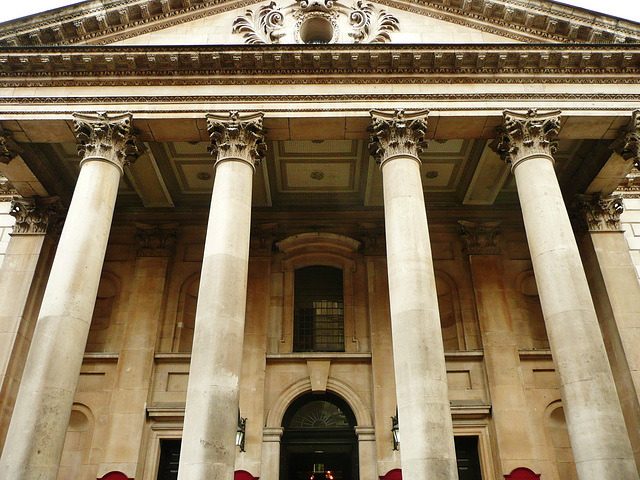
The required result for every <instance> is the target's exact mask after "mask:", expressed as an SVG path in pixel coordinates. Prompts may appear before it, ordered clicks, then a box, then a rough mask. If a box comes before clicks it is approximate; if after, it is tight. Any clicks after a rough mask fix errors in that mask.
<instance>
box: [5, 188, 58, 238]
mask: <svg viewBox="0 0 640 480" xmlns="http://www.w3.org/2000/svg"><path fill="white" fill-rule="evenodd" d="M61 210H62V209H61V207H60V202H59V200H58V198H57V197H51V198H47V199H42V198H40V197H33V198H22V197H15V198H14V199H13V200H12V201H11V210H10V211H9V214H10V215H11V216H12V217H14V218H15V219H16V223H15V224H14V226H13V231H12V234H44V233H47V229H48V227H49V224H50V223H51V222H52V220H53V219H54V218H55V217H57V216H58V215H60V213H61Z"/></svg>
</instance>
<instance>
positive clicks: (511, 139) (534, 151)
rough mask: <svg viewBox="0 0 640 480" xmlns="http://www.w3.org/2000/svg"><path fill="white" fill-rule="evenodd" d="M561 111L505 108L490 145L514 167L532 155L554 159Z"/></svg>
mask: <svg viewBox="0 0 640 480" xmlns="http://www.w3.org/2000/svg"><path fill="white" fill-rule="evenodd" d="M560 113H561V112H560V111H559V110H555V111H552V112H548V113H543V114H538V112H537V111H536V110H535V109H531V110H529V111H527V113H518V112H513V111H510V110H505V111H504V113H503V117H504V121H503V124H502V125H501V126H499V127H498V128H497V129H496V131H497V133H498V136H497V137H496V139H495V140H494V141H493V142H492V144H491V145H490V147H491V148H492V149H493V150H494V151H495V152H496V153H497V154H498V155H500V158H501V159H502V160H503V161H505V162H509V163H511V168H512V169H514V168H515V167H516V166H517V165H518V164H519V163H520V162H521V161H522V160H524V159H526V158H528V157H530V156H532V155H544V156H547V157H549V158H551V159H552V160H553V153H554V152H555V150H556V146H557V142H556V138H557V136H558V132H559V131H560Z"/></svg>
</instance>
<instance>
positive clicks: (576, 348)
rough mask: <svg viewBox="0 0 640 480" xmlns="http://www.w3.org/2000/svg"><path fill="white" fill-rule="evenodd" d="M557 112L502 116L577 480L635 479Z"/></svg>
mask: <svg viewBox="0 0 640 480" xmlns="http://www.w3.org/2000/svg"><path fill="white" fill-rule="evenodd" d="M559 115H560V112H559V111H555V112H551V113H547V114H540V115H539V114H537V112H535V111H532V110H530V111H529V112H527V113H526V114H521V113H516V112H510V111H505V112H504V124H503V126H502V127H500V128H499V136H498V138H497V140H496V142H495V147H496V150H497V152H498V153H499V154H500V155H501V157H502V158H503V159H504V160H506V161H509V162H511V168H512V171H513V173H514V175H515V179H516V184H517V188H518V195H519V197H520V205H521V208H522V216H523V219H524V224H525V230H526V233H527V240H528V243H529V250H530V251H531V260H532V262H533V269H534V272H535V275H536V282H537V285H538V292H539V294H540V303H541V305H542V311H543V314H544V319H545V324H546V326H547V333H548V335H549V343H550V346H551V352H552V355H553V360H554V363H555V367H556V371H557V373H558V379H559V382H560V390H561V395H562V400H563V403H564V408H565V413H566V418H567V425H568V429H569V437H570V439H571V446H572V449H573V454H574V457H575V461H576V469H577V471H578V476H579V478H580V480H602V479H605V478H606V479H607V480H632V479H638V472H637V471H636V467H635V462H634V461H633V455H632V453H631V446H630V444H629V437H628V435H627V430H626V427H625V424H624V419H623V416H622V411H621V409H620V402H619V401H618V396H617V393H616V388H615V385H614V382H613V376H612V374H611V368H610V366H609V361H608V359H607V354H606V351H605V347H604V343H603V341H602V334H601V333H600V327H599V325H598V319H597V317H596V313H595V310H594V307H593V302H592V300H591V293H590V291H589V286H588V284H587V279H586V276H585V273H584V269H583V266H582V262H581V260H580V255H579V253H578V247H577V244H576V240H575V237H574V235H573V231H572V229H571V224H570V222H569V216H568V214H567V209H566V207H565V204H564V201H563V198H562V192H561V191H560V186H559V184H558V179H557V177H556V174H555V170H554V160H553V156H552V153H553V151H554V140H555V138H556V137H557V135H558V131H559V129H560V118H559Z"/></svg>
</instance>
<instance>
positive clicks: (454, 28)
mask: <svg viewBox="0 0 640 480" xmlns="http://www.w3.org/2000/svg"><path fill="white" fill-rule="evenodd" d="M313 2H314V0H297V1H296V0H293V1H291V0H274V1H271V0H266V1H261V2H260V1H259V2H255V1H221V0H91V1H87V2H83V3H80V4H76V5H71V6H68V7H63V8H60V9H57V10H52V11H49V12H43V13H41V14H37V15H32V16H29V17H25V18H21V19H17V20H12V21H9V22H5V23H3V24H0V45H13V46H32V45H68V44H76V45H82V44H88V45H96V44H125V45H132V44H137V45H140V44H143V45H160V44H164V45H186V44H189V45H198V44H243V43H305V42H304V40H305V39H304V38H301V36H304V35H307V33H308V32H307V33H304V32H303V33H302V34H301V29H302V30H304V29H305V28H306V27H304V25H303V24H304V21H305V19H306V20H309V18H311V17H317V18H316V20H317V21H316V22H315V24H316V25H315V26H312V27H311V29H312V30H313V35H316V34H318V35H319V39H320V41H324V39H325V38H326V37H327V35H332V36H331V37H330V38H329V41H330V42H336V43H403V44H431V43H433V44H456V43H463V44H469V43H512V42H526V43H547V42H548V43H640V24H638V23H635V22H631V21H627V20H622V19H618V18H615V17H610V16H607V15H603V14H597V13H594V12H589V11H588V10H584V9H580V8H577V7H570V6H567V5H563V4H560V3H556V2H553V1H549V0H530V1H529V2H526V4H524V3H523V2H520V1H518V0H376V1H372V2H368V1H366V0H361V1H358V0H355V2H354V3H351V2H353V0H344V2H345V3H340V2H337V1H331V0H315V3H313ZM305 4H306V7H305ZM309 5H311V6H309ZM269 9H271V11H267V12H266V13H265V10H269ZM273 11H276V12H275V13H273ZM261 12H262V13H263V16H262V17H260V14H261ZM267 14H272V15H271V16H270V17H269V18H265V17H266V16H267ZM323 16H324V17H325V20H326V21H328V22H329V23H332V22H333V23H332V29H331V31H330V32H329V33H327V32H322V28H323V27H322V21H321V20H322V17H323ZM259 17H260V18H259ZM365 17H366V18H365ZM274 19H275V20H274ZM274 21H275V23H274ZM269 22H271V23H269ZM278 22H280V23H278ZM358 22H360V24H362V25H364V24H366V27H364V26H362V25H361V26H360V27H358V25H359V23H358ZM234 25H235V31H236V33H232V30H233V27H234ZM273 27H275V28H276V32H275V33H273ZM270 28H271V30H269V29H270ZM314 28H315V29H316V30H317V29H320V31H319V33H318V32H317V31H316V30H314ZM252 30H253V31H254V32H253V33H254V35H252ZM307 30H308V28H307ZM303 34H304V35H303ZM313 35H311V38H312V41H313V40H314V37H313ZM265 38H266V41H264V40H265Z"/></svg>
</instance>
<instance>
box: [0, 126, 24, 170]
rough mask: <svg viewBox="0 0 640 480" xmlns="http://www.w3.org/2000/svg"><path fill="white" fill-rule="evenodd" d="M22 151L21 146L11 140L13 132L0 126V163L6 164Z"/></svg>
mask: <svg viewBox="0 0 640 480" xmlns="http://www.w3.org/2000/svg"><path fill="white" fill-rule="evenodd" d="M21 152H22V148H20V147H19V146H18V144H17V143H16V142H14V141H13V132H11V131H9V130H4V129H3V128H2V127H0V163H5V164H8V163H9V162H10V161H11V160H13V159H14V158H15V157H16V156H18V155H19V154H20V153H21Z"/></svg>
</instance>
